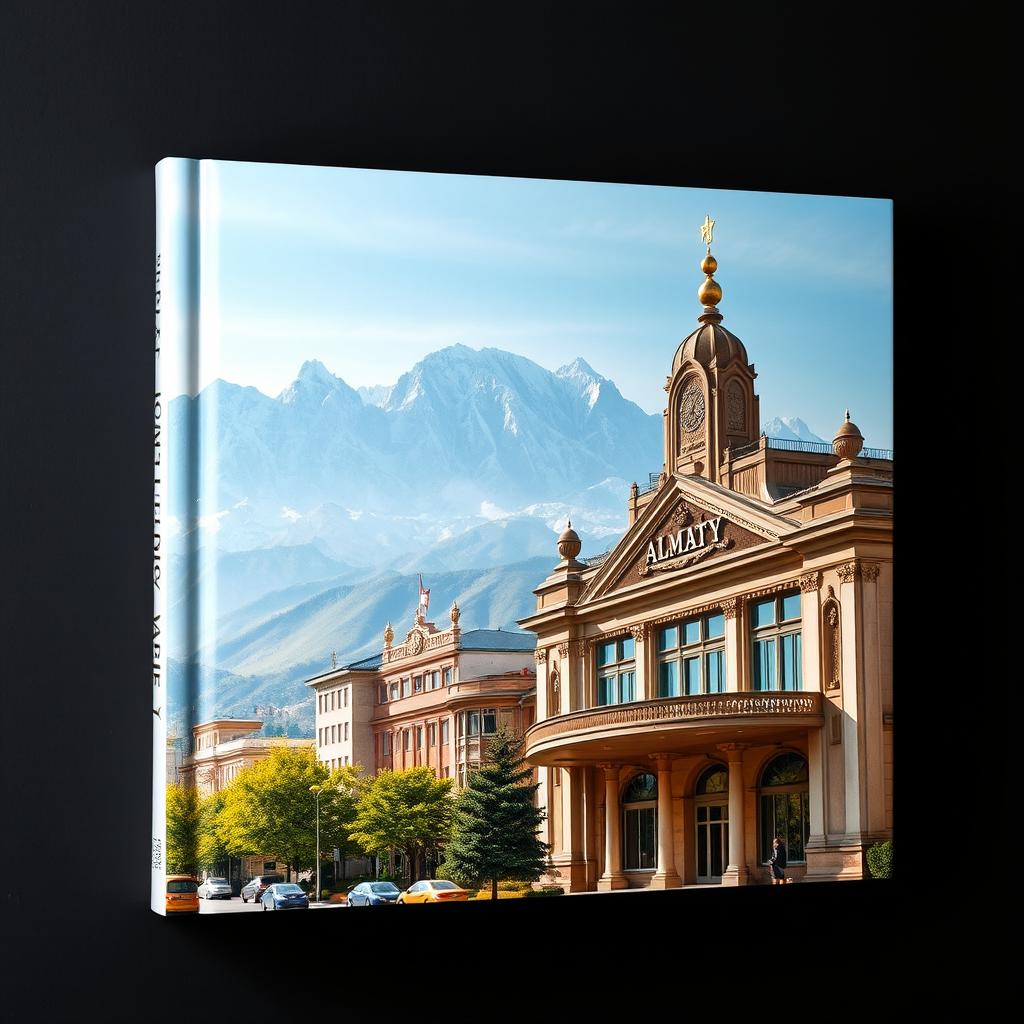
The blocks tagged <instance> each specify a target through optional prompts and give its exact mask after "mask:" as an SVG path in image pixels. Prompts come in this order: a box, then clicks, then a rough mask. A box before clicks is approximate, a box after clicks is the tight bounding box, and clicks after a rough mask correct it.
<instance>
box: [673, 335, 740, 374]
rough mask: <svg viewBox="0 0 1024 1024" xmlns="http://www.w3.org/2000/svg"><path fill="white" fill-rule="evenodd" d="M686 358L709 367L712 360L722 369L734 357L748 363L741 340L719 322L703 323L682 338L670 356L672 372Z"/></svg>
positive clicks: (674, 371)
mask: <svg viewBox="0 0 1024 1024" xmlns="http://www.w3.org/2000/svg"><path fill="white" fill-rule="evenodd" d="M687 359H692V360H694V362H697V363H700V365H701V366H703V367H705V368H706V367H709V366H710V365H711V364H712V362H714V364H715V365H716V366H717V367H718V368H719V369H722V368H723V367H725V366H728V365H729V363H731V362H732V361H733V360H734V359H739V360H741V362H742V363H743V365H744V366H747V365H748V360H747V350H746V348H744V346H743V342H742V341H740V339H739V338H737V337H736V335H735V334H733V333H732V331H727V330H726V329H725V328H724V327H723V326H722V325H721V324H716V323H703V324H701V325H700V327H698V328H697V330H695V331H694V332H693V333H692V334H690V335H689V336H688V337H686V338H684V339H683V340H682V341H681V342H680V344H679V348H677V349H676V354H675V356H674V357H673V358H672V373H673V375H675V373H676V371H677V370H678V369H679V367H680V366H682V365H683V363H684V362H685V361H686V360H687Z"/></svg>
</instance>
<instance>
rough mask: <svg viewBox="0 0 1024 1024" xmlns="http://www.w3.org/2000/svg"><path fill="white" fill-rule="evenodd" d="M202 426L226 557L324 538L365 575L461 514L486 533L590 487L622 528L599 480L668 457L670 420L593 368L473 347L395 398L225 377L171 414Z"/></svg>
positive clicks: (210, 508)
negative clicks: (265, 386) (664, 436)
mask: <svg viewBox="0 0 1024 1024" xmlns="http://www.w3.org/2000/svg"><path fill="white" fill-rule="evenodd" d="M190 419H191V429H192V430H193V431H194V432H195V433H197V434H198V435H199V436H200V438H201V444H202V446H203V447H205V448H206V449H207V450H209V451H211V452H212V453H214V455H213V457H215V458H216V459H217V462H216V465H215V466H211V467H208V468H209V469H210V470H211V472H210V473H209V476H208V479H210V480H211V481H215V485H214V484H212V483H211V485H209V486H207V487H206V488H205V490H204V505H203V507H202V508H201V509H200V510H199V515H200V517H201V518H200V526H201V528H202V529H204V530H216V532H217V544H218V546H219V547H220V548H221V549H223V550H242V549H251V548H255V547H261V546H271V545H280V544H288V545H299V544H305V543H311V542H318V543H321V544H322V545H323V546H324V548H325V550H328V551H330V552H331V554H332V555H334V556H336V557H339V558H341V559H343V560H345V561H352V562H362V563H363V564H368V563H373V564H377V565H385V564H388V563H389V562H390V561H392V560H393V558H394V557H395V555H397V554H400V553H401V552H402V551H415V550H420V549H422V548H423V547H424V546H429V545H431V544H434V543H439V542H441V541H443V540H444V539H446V538H445V536H443V532H444V530H445V529H446V527H447V526H448V524H449V521H450V520H451V519H453V518H457V517H465V516H466V515H474V514H477V513H479V514H480V519H479V522H480V523H483V522H485V521H488V520H493V519H494V518H496V516H495V514H494V511H493V510H495V509H497V510H507V511H506V513H505V514H508V515H512V514H517V513H518V512H520V511H521V510H522V509H524V508H525V507H526V506H528V505H535V504H536V503H538V502H552V501H554V502H559V501H565V499H566V496H567V495H571V494H584V493H587V492H588V490H590V500H592V501H593V502H595V506H594V508H595V511H596V512H597V513H599V514H600V515H602V516H603V515H606V514H607V513H610V512H612V511H613V509H612V505H613V504H614V506H615V507H614V512H615V517H616V524H615V525H616V526H617V527H620V528H621V527H624V526H625V504H624V501H623V499H622V498H621V497H620V496H619V495H618V494H616V495H614V500H613V495H612V494H611V492H609V491H607V490H602V489H600V488H599V487H597V485H599V484H601V483H602V482H603V481H606V480H609V479H615V480H624V481H626V482H627V483H626V485H625V486H626V487H628V481H631V480H634V479H636V480H645V479H646V476H647V473H648V472H650V471H651V470H656V469H658V468H659V467H660V462H661V417H660V416H657V415H648V414H647V413H645V412H644V411H643V410H642V409H640V408H639V406H637V405H635V404H634V403H633V402H630V401H628V400H626V399H625V398H623V397H622V395H621V393H620V392H619V390H618V388H616V386H615V384H614V383H613V382H612V381H610V380H608V379H607V378H606V377H603V376H601V375H600V374H599V373H597V372H596V371H595V370H593V369H592V368H591V367H590V366H588V365H587V363H586V362H585V361H584V360H582V359H577V360H575V361H574V362H573V363H571V364H570V365H569V366H565V367H562V368H561V369H560V370H558V371H557V372H554V373H552V372H551V371H549V370H546V369H544V368H543V367H541V366H539V365H538V364H536V363H534V362H532V361H531V360H529V359H526V358H524V357H522V356H517V355H513V354H512V353H509V352H503V351H501V350H499V349H489V348H485V349H481V350H479V351H477V350H474V349H471V348H468V347H467V346H465V345H453V346H451V347H449V348H445V349H442V350H440V351H438V352H434V353H432V354H431V355H428V356H427V357H425V358H424V359H423V360H421V361H420V362H419V363H417V364H416V365H415V366H414V367H413V368H412V369H411V370H409V371H408V372H407V373H404V374H402V375H401V377H399V379H398V381H397V382H396V383H395V384H394V385H392V386H390V387H384V386H378V387H374V388H363V389H361V390H360V391H356V390H355V389H353V388H351V387H349V386H348V384H346V383H345V382H344V381H343V380H341V379H340V378H339V377H336V376H335V375H334V374H332V373H331V372H330V371H329V370H328V369H327V368H326V367H325V366H324V365H323V364H322V363H320V362H318V361H316V360H312V361H309V362H306V363H304V364H303V365H302V367H301V369H300V371H299V374H298V377H297V378H296V379H295V381H294V382H293V383H292V384H291V385H289V386H288V387H287V388H285V389H284V390H283V391H282V392H281V393H280V394H279V395H278V396H277V397H276V398H270V397H268V396H266V395H263V394H261V393H260V392H259V391H257V390H256V389H255V388H249V387H242V386H240V385H237V384H231V383H228V382H226V381H222V380H218V381H216V382H214V383H213V384H211V385H210V386H209V387H207V388H206V389H204V390H203V391H202V392H201V394H200V395H199V396H198V397H196V398H189V397H186V396H181V397H179V398H176V399H174V401H173V402H172V403H171V407H170V430H171V432H172V437H173V438H174V439H175V440H177V441H179V443H180V440H181V438H182V437H183V435H184V432H185V430H186V429H189V421H190ZM595 488H596V489H595ZM171 511H172V512H173V514H174V516H175V517H176V522H177V524H178V526H179V528H182V529H184V528H189V527H190V526H192V527H194V525H195V521H194V520H192V521H189V520H188V519H187V518H186V511H187V510H185V509H173V510H171ZM570 512H571V514H573V515H574V516H575V517H577V518H579V519H580V520H581V521H582V520H583V519H584V518H586V516H585V512H586V510H585V509H582V508H578V509H570ZM357 550H358V552H359V557H358V558H357V557H355V555H354V552H355V551H357ZM491 564H493V563H491Z"/></svg>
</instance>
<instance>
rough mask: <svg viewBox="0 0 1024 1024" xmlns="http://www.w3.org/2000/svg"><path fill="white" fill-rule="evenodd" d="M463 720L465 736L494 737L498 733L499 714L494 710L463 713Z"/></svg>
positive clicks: (463, 733)
mask: <svg viewBox="0 0 1024 1024" xmlns="http://www.w3.org/2000/svg"><path fill="white" fill-rule="evenodd" d="M461 718H462V722H461V723H460V724H461V726H462V735H463V736H493V735H494V733H496V732H497V731H498V712H497V711H496V710H495V709H494V708H487V709H486V710H483V711H480V710H475V711H463V712H462V714H461ZM446 742H447V740H446Z"/></svg>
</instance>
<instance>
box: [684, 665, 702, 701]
mask: <svg viewBox="0 0 1024 1024" xmlns="http://www.w3.org/2000/svg"><path fill="white" fill-rule="evenodd" d="M683 677H684V678H685V679H686V692H687V693H688V694H692V693H700V658H687V659H686V660H685V661H684V662H683Z"/></svg>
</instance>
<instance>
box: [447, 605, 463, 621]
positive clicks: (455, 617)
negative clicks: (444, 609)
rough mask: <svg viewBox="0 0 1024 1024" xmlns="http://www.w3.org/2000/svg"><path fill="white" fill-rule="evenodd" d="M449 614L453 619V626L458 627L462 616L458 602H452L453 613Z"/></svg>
mask: <svg viewBox="0 0 1024 1024" xmlns="http://www.w3.org/2000/svg"><path fill="white" fill-rule="evenodd" d="M449 614H450V615H451V617H452V625H453V626H457V625H458V624H459V616H460V615H462V612H461V611H460V609H459V602H458V601H452V607H451V612H450V613H449Z"/></svg>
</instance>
